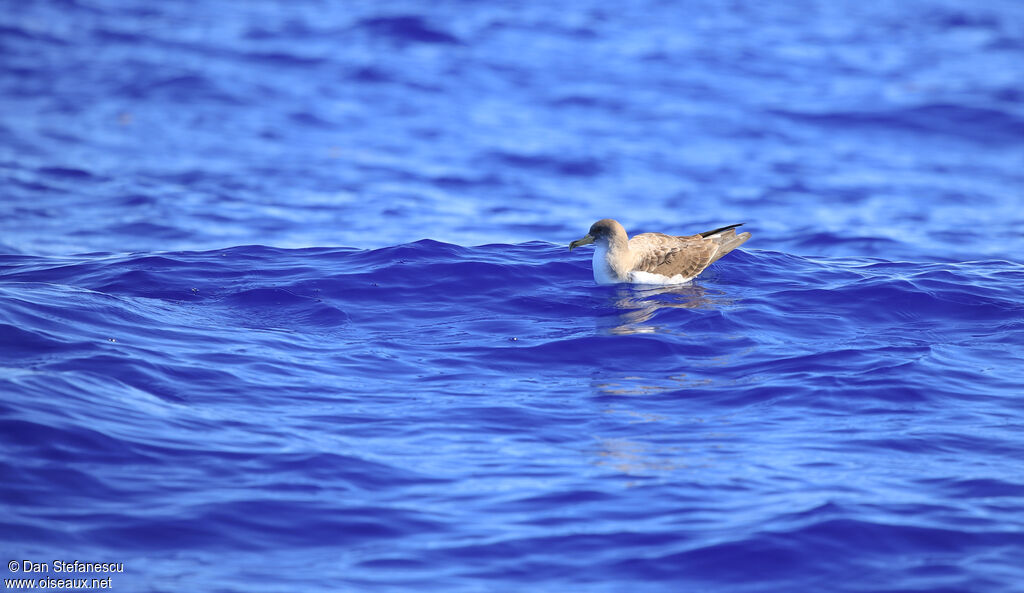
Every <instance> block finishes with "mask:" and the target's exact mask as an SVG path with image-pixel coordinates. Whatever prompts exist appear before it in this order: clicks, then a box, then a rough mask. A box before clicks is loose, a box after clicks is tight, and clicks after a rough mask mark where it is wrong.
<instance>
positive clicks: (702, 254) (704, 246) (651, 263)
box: [629, 233, 719, 278]
mask: <svg viewBox="0 0 1024 593" xmlns="http://www.w3.org/2000/svg"><path fill="white" fill-rule="evenodd" d="M629 249H630V251H632V252H633V254H634V258H635V259H634V264H633V266H634V267H633V269H634V270H636V271H639V272H648V273H651V274H661V275H662V276H667V277H669V278H671V277H672V276H675V275H676V274H681V275H682V276H683V277H684V278H692V277H694V276H696V275H697V274H699V273H700V272H701V270H703V269H704V268H706V267H708V265H709V264H711V262H712V261H713V260H714V257H715V254H716V253H718V249H719V247H718V244H717V243H716V242H715V241H712V240H710V239H705V238H703V237H701V236H700V235H693V236H689V237H672V236H669V235H663V234H661V233H644V234H642V235H637V236H635V237H633V238H632V239H630V240H629Z"/></svg>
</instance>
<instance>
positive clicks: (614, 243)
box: [569, 218, 750, 284]
mask: <svg viewBox="0 0 1024 593" xmlns="http://www.w3.org/2000/svg"><path fill="white" fill-rule="evenodd" d="M742 225H743V223H742V222H741V223H739V224H730V225H729V226H724V227H722V228H719V229H715V230H713V231H705V232H703V233H698V234H696V235H688V236H679V237H676V236H672V235H664V234H662V233H643V234H640V235H636V236H635V237H633V238H632V239H630V238H629V237H628V236H627V235H626V229H624V228H622V225H621V224H619V223H618V221H616V220H612V219H611V218H605V219H602V220H599V221H597V222H595V223H594V224H593V225H591V226H590V232H588V233H587V235H586V236H585V237H583V238H582V239H578V240H576V241H573V242H572V243H570V244H569V251H572V250H573V249H575V248H576V247H580V246H582V245H589V244H591V243H593V244H594V247H595V249H594V281H595V282H597V283H598V284H616V283H619V282H631V283H633V284H680V283H683V282H689V281H690V280H692V279H693V278H694V277H695V276H697V275H698V274H700V273H701V272H702V271H704V269H705V268H707V267H708V266H710V265H711V264H713V263H715V262H716V261H718V259H719V258H720V257H722V256H723V255H725V254H726V253H729V252H730V251H732V250H733V249H736V248H737V247H739V246H740V245H742V244H743V243H744V242H745V241H746V240H747V239H749V238H750V233H740V234H738V235H737V234H736V227H738V226H742Z"/></svg>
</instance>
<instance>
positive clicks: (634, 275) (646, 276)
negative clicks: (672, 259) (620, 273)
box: [595, 272, 694, 285]
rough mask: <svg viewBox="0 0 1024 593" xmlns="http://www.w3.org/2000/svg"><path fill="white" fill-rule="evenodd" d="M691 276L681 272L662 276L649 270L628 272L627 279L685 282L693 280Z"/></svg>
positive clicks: (647, 282) (639, 282)
mask: <svg viewBox="0 0 1024 593" xmlns="http://www.w3.org/2000/svg"><path fill="white" fill-rule="evenodd" d="M595 274H596V272H595ZM693 278H694V277H693V276H689V277H687V276H683V275H682V274H676V275H675V276H663V275H661V274H652V273H650V272H630V273H629V281H630V282H632V283H633V284H660V285H664V284H686V283H687V282H689V281H690V280H693Z"/></svg>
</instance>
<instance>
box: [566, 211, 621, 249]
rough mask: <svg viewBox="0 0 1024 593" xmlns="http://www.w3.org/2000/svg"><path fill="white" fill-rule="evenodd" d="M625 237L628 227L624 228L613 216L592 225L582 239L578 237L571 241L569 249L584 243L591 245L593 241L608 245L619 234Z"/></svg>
mask: <svg viewBox="0 0 1024 593" xmlns="http://www.w3.org/2000/svg"><path fill="white" fill-rule="evenodd" d="M620 234H621V235H622V236H623V237H625V235H626V229H624V228H622V225H621V224H619V223H618V221H615V220H612V219H611V218H603V219H601V220H599V221H597V222H595V223H594V224H592V225H590V231H589V232H587V234H586V236H585V237H583V238H582V239H577V240H575V241H573V242H572V243H569V251H572V250H573V249H575V248H577V247H582V246H584V245H590V244H591V243H597V244H599V245H600V244H602V243H603V244H604V245H606V246H607V245H608V242H609V241H611V240H612V239H614V238H616V237H618V236H619V235H620Z"/></svg>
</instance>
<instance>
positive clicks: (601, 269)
mask: <svg viewBox="0 0 1024 593" xmlns="http://www.w3.org/2000/svg"><path fill="white" fill-rule="evenodd" d="M594 282H597V283H598V284H618V283H619V282H620V280H619V279H618V278H616V277H615V273H614V272H612V267H611V265H610V264H609V263H608V245H607V244H606V243H604V242H603V241H602V242H599V243H596V244H595V245H594Z"/></svg>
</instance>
